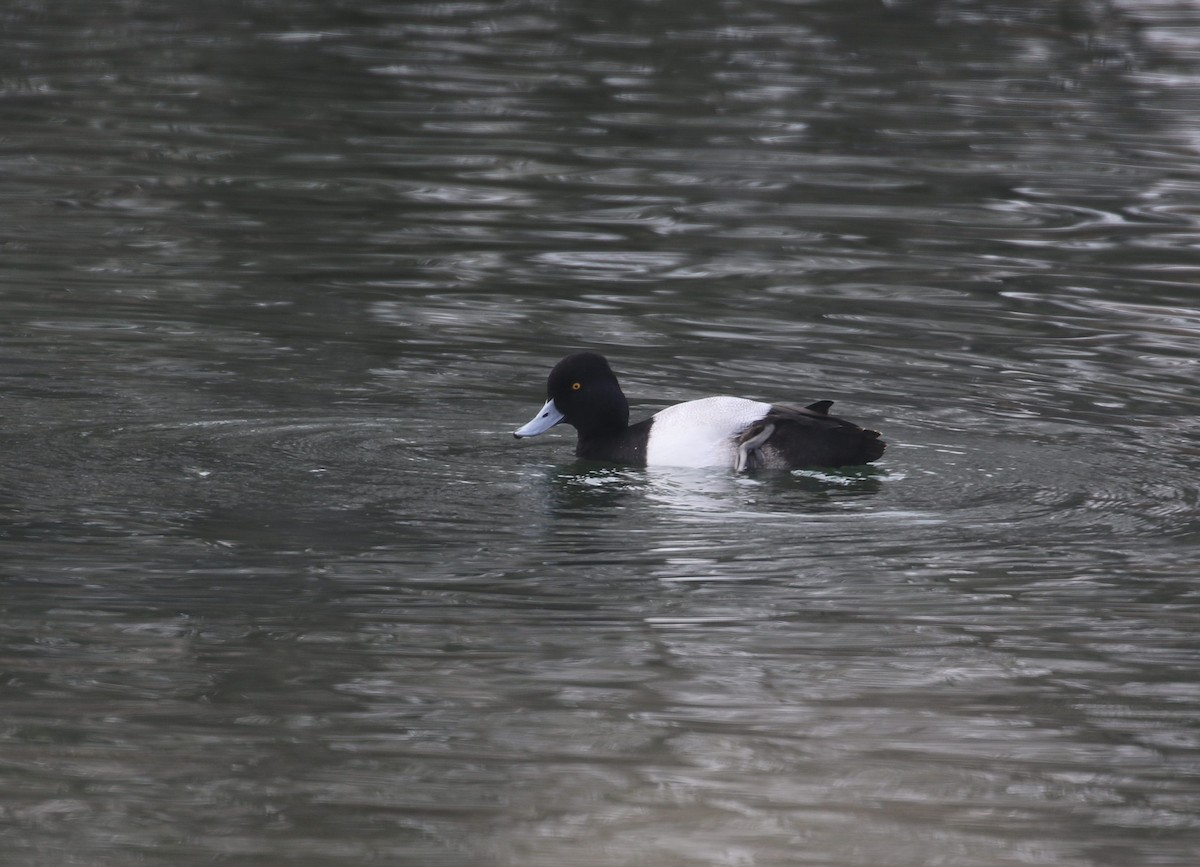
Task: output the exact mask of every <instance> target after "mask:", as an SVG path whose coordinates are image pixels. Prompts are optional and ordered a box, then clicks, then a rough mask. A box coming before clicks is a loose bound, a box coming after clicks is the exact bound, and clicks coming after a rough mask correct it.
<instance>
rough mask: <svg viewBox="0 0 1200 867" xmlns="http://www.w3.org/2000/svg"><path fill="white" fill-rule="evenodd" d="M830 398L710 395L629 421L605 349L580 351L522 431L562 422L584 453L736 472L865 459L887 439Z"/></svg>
mask: <svg viewBox="0 0 1200 867" xmlns="http://www.w3.org/2000/svg"><path fill="white" fill-rule="evenodd" d="M831 406H833V401H831V400H819V401H817V402H816V403H810V404H809V405H808V406H806V407H799V406H790V405H787V404H770V403H762V402H760V401H756V400H747V399H745V398H740V397H724V396H722V397H705V398H701V399H700V400H689V401H687V402H686V403H677V404H675V405H674V406H669V407H667V408H666V409H664V410H661V411H660V412H657V413H655V414H654V415H653V416H651V417H650V418H648V419H646V420H644V421H640V422H638V423H637V424H633V425H631V424H629V401H627V400H626V399H625V394H624V392H622V391H621V386H620V384H619V383H618V382H617V377H616V375H615V374H614V373H613V372H612V368H611V367H609V365H608V360H607V359H605V358H604V356H603V355H598V354H597V353H595V352H578V353H575V354H574V355H568V356H567V357H566V358H564V359H563V360H562V361H560V362H559V363H558V364H556V365H555V366H554V369H553V370H551V371H550V376H549V378H548V379H547V380H546V403H545V405H544V406H543V407H542V408H541V410H539V411H538V414H537V415H536V416H534V417H533V419H532V420H531V421H530V422H529V423H528V424H526V425H524V426H522V427H520V428H518V429H517V430H515V431H514V432H513V436H515V437H517V438H523V437H535V436H537V435H538V434H542V433H545V432H546V431H548V430H550V428H552V427H554V426H555V425H556V424H559V423H560V422H566V423H567V424H569V425H571V426H573V427H574V428H575V430H576V432H577V433H578V434H579V441H578V443H577V444H576V446H575V454H576V455H577V456H578V457H581V458H587V459H591V460H600V461H609V462H613V463H621V464H632V465H634V466H649V467H730V468H731V469H733V470H734V471H736V472H744V471H746V470H753V469H762V468H767V469H793V468H796V467H845V466H857V465H860V464H867V463H870V462H871V461H873V460H876V459H877V458H879V457H880V455H882V454H883V450H884V449H885V448H886V447H887V443H885V442H884V441H883V440H881V439H880V438H879V433H878V431H873V430H865V429H863V428H861V427H859V426H858V425H856V424H854V423H853V422H849V421H845V420H844V419H840V418H838V417H837V416H832V415H830V414H829V408H830V407H831Z"/></svg>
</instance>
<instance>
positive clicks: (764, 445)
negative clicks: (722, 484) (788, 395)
mask: <svg viewBox="0 0 1200 867" xmlns="http://www.w3.org/2000/svg"><path fill="white" fill-rule="evenodd" d="M831 406H833V401H831V400H819V401H817V402H816V403H812V404H809V405H808V406H806V407H801V406H791V405H789V404H775V405H774V406H772V407H771V410H770V412H768V413H767V414H766V416H764V417H763V418H762V419H761V420H759V421H757V422H755V423H754V424H752V425H750V426H749V427H748V428H746V429H745V430H744V431H742V432H741V433H740V434H739V435H738V437H737V440H736V443H735V445H736V447H737V464H736V469H738V470H739V471H741V470H748V469H756V468H759V467H769V468H774V469H789V468H795V467H853V466H859V465H861V464H869V463H870V462H871V461H874V460H877V459H878V458H879V457H880V456H882V455H883V451H884V449H885V448H887V443H885V442H884V441H883V440H882V439H880V438H879V432H878V431H873V430H867V429H865V428H861V427H859V426H858V425H856V424H854V422H851V421H846V420H845V419H842V418H838V417H837V416H835V415H830V414H829V408H830V407H831Z"/></svg>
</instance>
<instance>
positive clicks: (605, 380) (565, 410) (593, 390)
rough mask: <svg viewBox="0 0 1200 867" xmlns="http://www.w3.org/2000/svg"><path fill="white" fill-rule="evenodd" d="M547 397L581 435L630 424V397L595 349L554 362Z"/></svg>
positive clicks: (590, 434) (547, 384)
mask: <svg viewBox="0 0 1200 867" xmlns="http://www.w3.org/2000/svg"><path fill="white" fill-rule="evenodd" d="M546 397H547V399H549V400H552V401H554V405H555V406H556V407H558V410H559V412H561V413H562V414H563V421H564V422H566V423H567V424H569V425H572V426H574V428H575V429H576V430H577V431H579V434H580V436H581V437H587V436H592V435H595V434H603V433H609V432H611V431H619V430H624V429H625V428H626V427H628V425H629V401H627V400H626V399H625V394H624V392H622V391H621V386H620V384H619V383H618V382H617V377H616V375H615V374H614V373H613V372H612V368H611V367H609V366H608V361H607V360H606V359H605V358H604V356H603V355H598V354H597V353H595V352H577V353H575V354H574V355H568V356H567V357H566V358H564V359H563V360H562V361H560V362H559V363H558V364H556V365H554V369H553V370H552V371H550V376H549V378H548V379H547V380H546Z"/></svg>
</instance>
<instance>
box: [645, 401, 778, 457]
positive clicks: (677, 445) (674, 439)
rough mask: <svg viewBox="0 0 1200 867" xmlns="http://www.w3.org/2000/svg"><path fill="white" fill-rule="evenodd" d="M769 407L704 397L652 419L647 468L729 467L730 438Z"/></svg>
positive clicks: (750, 402) (658, 414) (752, 402)
mask: <svg viewBox="0 0 1200 867" xmlns="http://www.w3.org/2000/svg"><path fill="white" fill-rule="evenodd" d="M770 409H771V404H769V403H760V402H758V401H756V400H746V399H745V398H741V397H706V398H702V399H701V400H689V401H688V402H687V403H677V404H675V406H669V407H667V408H666V409H664V410H663V411H662V412H659V413H656V414H655V416H654V424H652V425H651V426H650V441H649V442H648V443H646V466H648V467H733V465H734V463H735V462H736V460H737V449H735V448H734V445H733V438H734V437H736V436H737V435H738V434H739V433H741V432H742V431H743V430H745V429H746V428H747V427H748V426H749V425H751V424H753V423H754V422H756V421H758V420H759V419H760V418H762V417H763V416H765V415H766V414H767V412H768V411H770Z"/></svg>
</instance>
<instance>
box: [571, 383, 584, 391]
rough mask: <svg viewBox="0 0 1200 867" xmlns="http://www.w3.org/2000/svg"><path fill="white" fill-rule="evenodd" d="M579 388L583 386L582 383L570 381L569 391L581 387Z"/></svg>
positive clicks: (577, 389)
mask: <svg viewBox="0 0 1200 867" xmlns="http://www.w3.org/2000/svg"><path fill="white" fill-rule="evenodd" d="M581 388H583V385H582V384H580V383H578V382H572V383H571V391H579V389H581Z"/></svg>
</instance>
